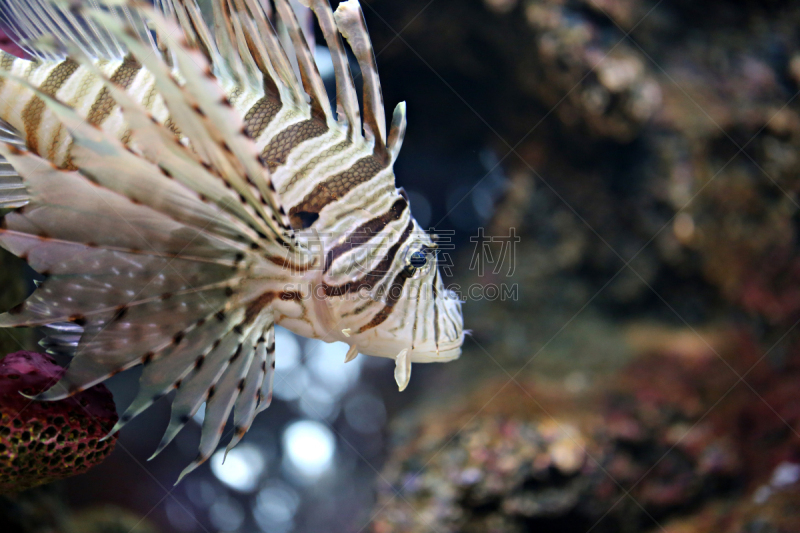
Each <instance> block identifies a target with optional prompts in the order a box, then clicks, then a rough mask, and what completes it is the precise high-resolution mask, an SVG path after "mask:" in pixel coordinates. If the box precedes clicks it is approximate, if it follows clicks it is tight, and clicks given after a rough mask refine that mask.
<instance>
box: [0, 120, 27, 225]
mask: <svg viewBox="0 0 800 533" xmlns="http://www.w3.org/2000/svg"><path fill="white" fill-rule="evenodd" d="M0 143H3V144H6V145H11V146H13V147H15V148H17V149H20V150H22V149H24V148H25V141H24V140H23V138H22V136H21V135H20V134H19V132H17V131H16V130H15V129H14V128H13V127H12V126H11V125H10V124H8V123H7V122H5V121H2V120H0ZM28 202H30V195H29V194H28V190H27V189H26V188H25V184H24V183H23V180H22V176H20V175H19V172H17V170H16V169H14V167H13V166H12V165H11V163H10V162H9V161H7V160H6V159H5V158H4V157H0V209H16V208H18V207H23V206H25V205H28Z"/></svg>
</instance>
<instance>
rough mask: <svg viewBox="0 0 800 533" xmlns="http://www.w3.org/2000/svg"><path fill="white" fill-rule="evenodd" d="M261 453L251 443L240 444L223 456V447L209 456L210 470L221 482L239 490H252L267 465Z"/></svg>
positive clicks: (254, 488) (256, 485)
mask: <svg viewBox="0 0 800 533" xmlns="http://www.w3.org/2000/svg"><path fill="white" fill-rule="evenodd" d="M266 463H267V462H266V459H265V458H264V455H263V453H262V452H261V450H259V449H258V448H257V447H255V446H253V445H252V444H247V443H245V444H240V445H239V446H237V447H236V448H234V449H232V450H231V451H230V452H229V453H228V457H227V458H226V457H225V449H224V448H221V449H219V450H218V451H217V452H216V453H215V454H214V455H213V456H211V471H212V472H213V473H214V475H215V476H216V477H217V479H219V480H220V481H221V482H222V483H224V484H225V485H227V486H228V487H230V488H232V489H234V490H238V491H239V492H253V491H254V490H256V488H257V487H258V481H259V479H260V478H261V475H262V474H263V473H264V470H265V468H266V466H267V464H266Z"/></svg>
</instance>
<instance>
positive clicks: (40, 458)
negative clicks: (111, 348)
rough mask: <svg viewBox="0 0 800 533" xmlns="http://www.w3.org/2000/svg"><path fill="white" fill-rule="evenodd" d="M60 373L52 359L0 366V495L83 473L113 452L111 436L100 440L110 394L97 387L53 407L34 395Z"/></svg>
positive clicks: (110, 413)
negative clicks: (33, 396) (36, 399)
mask: <svg viewBox="0 0 800 533" xmlns="http://www.w3.org/2000/svg"><path fill="white" fill-rule="evenodd" d="M63 371H64V369H63V368H62V367H60V366H58V365H56V364H55V362H54V361H53V359H52V358H50V357H49V356H47V355H43V354H40V353H35V352H17V353H13V354H9V355H7V356H6V357H5V358H4V359H2V360H1V361H0V493H9V492H18V491H21V490H25V489H28V488H30V487H34V486H36V485H40V484H42V483H49V482H51V481H54V480H56V479H61V478H65V477H69V476H73V475H76V474H81V473H83V472H86V471H87V470H89V469H90V468H91V467H93V466H95V465H97V464H99V463H100V462H102V461H103V460H104V459H105V458H106V457H107V456H108V454H109V453H111V451H112V450H113V449H114V444H115V443H116V439H117V436H116V435H114V436H113V437H111V438H109V439H107V440H101V439H102V437H103V436H105V435H106V434H107V433H108V431H109V430H110V429H111V428H112V427H113V426H114V424H115V423H116V421H117V413H116V409H115V407H114V401H113V399H112V396H111V393H110V392H109V391H108V389H107V388H106V387H105V386H103V385H97V386H95V387H92V388H91V389H89V390H86V391H84V392H81V393H79V394H76V395H74V396H72V397H71V398H67V399H65V400H61V401H57V402H37V401H32V400H29V399H28V398H26V397H25V396H22V394H20V393H24V394H26V395H34V394H37V393H39V392H41V391H43V390H45V389H46V388H48V387H49V386H50V385H51V384H53V383H55V381H56V380H58V378H59V377H60V376H61V374H62V373H63Z"/></svg>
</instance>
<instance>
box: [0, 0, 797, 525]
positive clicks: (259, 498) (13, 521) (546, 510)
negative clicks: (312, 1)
mask: <svg viewBox="0 0 800 533" xmlns="http://www.w3.org/2000/svg"><path fill="white" fill-rule="evenodd" d="M332 3H333V4H334V7H335V4H336V2H332ZM362 5H363V7H364V11H365V15H366V18H367V24H368V26H369V28H370V33H371V35H372V38H373V44H374V48H375V51H376V55H377V61H378V66H379V70H380V74H381V80H382V84H383V91H384V100H385V102H386V105H387V107H393V106H394V105H395V103H397V102H399V101H403V100H405V101H407V102H408V118H409V126H408V132H407V135H406V140H405V144H404V147H403V152H402V154H401V156H400V159H399V161H398V163H397V165H396V173H397V176H398V182H399V183H398V185H400V186H403V187H405V188H406V190H407V191H408V192H409V195H410V197H411V203H412V210H413V211H414V212H415V215H416V217H417V219H418V220H419V221H420V223H421V225H422V226H424V227H431V228H433V229H434V230H435V231H436V232H437V234H439V235H440V238H441V239H442V242H444V243H446V244H448V245H451V246H449V247H445V246H442V248H443V251H446V252H447V253H448V254H449V258H450V259H452V269H450V268H448V269H447V270H448V271H447V272H446V274H448V275H450V277H449V282H450V283H452V284H457V285H458V286H459V287H460V288H461V289H462V294H463V296H464V298H465V300H466V304H465V306H464V312H465V322H466V327H468V328H470V329H472V330H473V336H472V337H471V338H468V339H467V341H466V344H465V350H464V354H463V356H462V357H461V359H460V360H459V361H457V362H453V363H450V364H447V365H441V366H439V365H426V366H423V365H415V366H414V375H413V378H412V380H411V384H410V386H409V388H408V389H407V391H406V392H404V393H402V394H400V393H398V392H397V391H396V386H395V384H394V381H393V378H392V364H391V362H388V361H383V360H365V359H366V358H364V357H359V358H358V359H357V360H356V361H357V362H356V363H351V364H350V365H347V366H346V367H344V366H343V365H342V364H341V361H342V360H343V358H344V352H343V351H341V347H339V346H336V345H328V346H326V345H322V344H321V343H314V342H308V341H305V340H303V339H297V338H294V337H293V336H291V335H290V334H289V333H288V332H282V333H281V334H280V336H279V338H278V346H279V348H278V361H277V363H278V369H277V378H276V398H277V401H276V402H275V404H273V406H272V407H271V408H270V409H269V410H268V411H267V412H265V413H263V414H262V415H260V416H259V417H258V419H257V420H256V425H255V426H254V428H253V430H252V431H251V433H250V434H248V436H247V437H246V438H245V439H244V442H243V444H242V445H241V446H240V447H239V448H237V449H236V450H235V451H234V452H232V453H231V454H230V455H229V457H228V460H227V461H226V463H225V464H224V465H223V464H222V461H221V457H215V459H213V460H212V461H211V462H210V463H211V464H210V465H208V466H204V467H203V468H201V469H199V470H198V472H196V473H195V474H193V475H192V476H190V477H188V478H187V479H186V480H184V481H183V482H182V483H181V484H180V485H178V486H177V487H174V488H173V487H172V483H173V482H174V480H175V479H176V477H177V474H178V473H179V472H180V470H181V469H182V467H183V466H184V465H185V464H186V463H187V462H188V461H189V460H191V459H192V458H193V455H194V449H195V448H194V446H195V441H196V439H197V436H198V434H199V429H198V428H197V427H194V428H190V429H188V430H185V431H184V432H183V433H182V434H181V435H180V436H179V438H178V439H177V442H176V444H175V445H173V446H171V447H170V448H168V449H167V450H166V451H165V452H164V453H163V454H162V455H160V456H159V457H157V458H156V459H154V460H153V461H150V462H146V459H147V457H148V456H149V455H150V453H152V451H153V450H154V449H155V447H156V445H157V443H158V441H159V439H160V434H161V432H162V430H163V427H164V425H165V424H166V420H167V418H168V409H169V408H168V405H167V404H166V403H165V401H162V402H160V403H159V404H158V405H157V406H156V407H154V408H153V409H151V410H150V411H148V413H146V414H145V415H144V416H142V417H141V418H139V419H137V420H135V421H134V422H132V423H131V424H129V425H128V426H126V428H125V429H124V430H123V431H122V432H121V436H120V439H119V441H118V442H117V445H116V447H115V449H114V451H113V452H112V453H111V454H110V456H109V457H108V459H107V460H106V461H105V462H103V463H102V464H100V465H99V466H97V467H96V468H94V469H92V470H90V471H89V472H88V473H86V474H82V475H80V476H75V477H72V478H69V479H66V480H64V481H59V482H56V483H53V484H50V485H46V486H44V487H40V488H35V489H31V490H29V491H26V492H22V493H19V494H16V495H13V496H6V497H0V523H4V524H10V526H9V527H10V529H5V528H4V531H24V532H26V533H27V532H35V533H39V532H45V531H47V532H50V531H58V532H62V531H63V532H71V531H81V532H83V531H95V530H96V531H109V532H111V531H126V532H128V531H142V532H145V531H147V532H150V531H163V532H168V531H185V532H211V531H225V532H242V533H244V532H248V533H249V532H252V531H264V532H268V533H288V532H290V531H296V532H299V533H305V532H318V531H325V532H326V533H339V532H342V533H345V532H354V533H361V532H366V531H373V532H375V533H394V532H397V533H411V532H427V531H435V532H437V533H445V532H465V533H471V532H476V533H477V532H491V533H517V532H526V531H536V532H538V533H549V532H556V531H557V532H559V533H589V532H594V533H603V532H622V533H647V532H656V531H658V532H666V533H705V532H709V533H710V532H714V533H793V532H796V531H800V433H799V432H800V387H798V386H797V384H798V383H800V330H798V328H797V327H796V326H797V325H798V321H800V235H799V234H798V231H800V225H799V224H798V223H799V222H800V217H799V215H798V213H799V211H800V205H799V204H798V192H799V190H800V99H798V95H799V94H798V93H799V91H800V33H798V31H797V28H798V27H800V5H798V3H797V2H792V1H790V0H760V1H756V0H708V1H706V2H689V1H685V0H661V1H658V0H405V1H403V2H398V1H396V0H362ZM320 41H321V40H320ZM318 52H319V57H320V58H321V59H320V60H321V61H322V58H324V52H325V51H324V49H318ZM516 238H518V242H516V240H515V239H516ZM450 248H452V249H450ZM501 258H502V260H501ZM484 263H487V264H485V265H484ZM481 265H483V268H481ZM450 270H451V271H450ZM29 274H30V273H27V274H26V271H25V270H24V265H22V264H21V262H20V261H18V260H15V259H14V258H13V257H11V256H9V255H8V254H6V253H4V252H1V251H0V286H2V287H3V290H2V292H0V307H2V309H7V308H9V307H11V306H12V305H14V304H15V303H17V302H18V301H19V300H20V298H21V297H22V296H23V295H24V294H25V293H26V292H29V291H30V290H32V285H31V281H30V280H31V277H30V275H29ZM496 287H500V288H502V287H506V288H508V289H509V291H508V293H507V294H506V296H507V297H494V296H493V295H495V294H496V293H494V292H492V291H493V290H494V288H496ZM499 294H501V295H502V291H501V292H500V293H499ZM13 334H14V336H13V337H12V336H10V333H9V332H7V331H3V330H0V346H1V347H2V349H3V351H2V353H9V352H15V351H18V350H20V349H32V348H35V338H34V333H33V332H25V331H19V332H13ZM136 381H137V375H136V372H126V373H123V374H121V375H119V376H115V377H114V378H113V379H112V380H110V381H109V382H108V387H109V388H110V389H111V391H112V392H113V393H114V398H115V401H116V403H117V406H118V409H124V407H125V405H127V403H128V402H129V401H130V400H131V399H132V398H133V396H134V395H135V391H136V386H137V383H136ZM297 391H301V392H300V393H299V394H298V393H297ZM121 510H124V511H121ZM140 520H141V521H140ZM104 521H105V522H104ZM112 522H113V524H112ZM84 524H86V525H84ZM90 524H94V525H90ZM93 527H94V528H95V529H92V528H93ZM70 528H73V529H70ZM75 528H77V529H75ZM132 528H133V529H132Z"/></svg>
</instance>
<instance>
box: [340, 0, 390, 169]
mask: <svg viewBox="0 0 800 533" xmlns="http://www.w3.org/2000/svg"><path fill="white" fill-rule="evenodd" d="M334 18H335V19H336V25H337V26H338V27H339V31H340V32H341V33H342V35H343V36H344V38H345V39H347V42H348V43H349V44H350V48H351V49H352V50H353V54H355V56H356V59H357V60H358V65H359V66H360V67H361V77H362V78H363V79H364V133H365V137H366V138H367V140H368V141H372V140H373V139H374V141H375V152H376V154H378V155H383V156H388V154H387V153H386V115H385V111H384V109H383V94H382V93H381V81H380V78H379V77H378V67H377V65H376V63H375V53H374V52H373V50H372V42H371V41H370V38H369V33H367V26H366V24H365V22H364V14H363V13H362V11H361V5H360V4H359V3H358V0H346V1H344V2H342V3H340V4H339V7H338V8H336V12H335V13H334Z"/></svg>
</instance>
